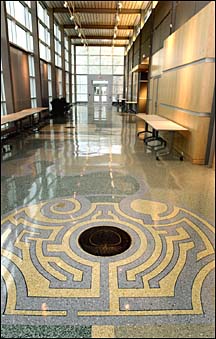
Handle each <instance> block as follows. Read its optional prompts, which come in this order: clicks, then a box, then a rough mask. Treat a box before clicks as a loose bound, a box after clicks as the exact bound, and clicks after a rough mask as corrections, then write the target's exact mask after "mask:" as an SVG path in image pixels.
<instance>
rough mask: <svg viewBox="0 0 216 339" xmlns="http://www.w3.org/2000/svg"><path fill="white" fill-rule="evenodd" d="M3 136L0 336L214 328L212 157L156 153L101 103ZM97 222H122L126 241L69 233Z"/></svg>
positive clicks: (207, 331)
mask: <svg viewBox="0 0 216 339" xmlns="http://www.w3.org/2000/svg"><path fill="white" fill-rule="evenodd" d="M10 141H11V143H12V146H13V148H12V152H11V153H10V152H9V153H6V154H3V155H2V162H1V165H2V168H1V171H2V185H1V196H2V198H1V206H2V207H1V208H2V275H3V279H2V283H1V310H2V335H3V336H2V337H3V338H11V337H20V338H21V337H26V338H31V337H34V338H39V337H46V338H60V337H61V338H66V337H67V338H73V337H76V338H81V337H82V338H90V337H93V338H96V337H97V338H123V337H124V338H132V337H134V338H153V337H156V338H160V337H167V338H181V337H182V338H185V337H196V338H200V337H210V338H213V337H214V316H215V315H214V303H215V297H214V288H215V281H214V226H213V225H214V199H215V197H214V174H215V171H214V169H213V168H207V167H205V166H201V165H192V164H191V163H190V162H189V161H187V160H184V161H179V159H178V158H177V157H175V156H172V157H170V158H169V159H165V158H164V159H163V160H161V161H156V160H155V154H153V153H151V151H150V150H149V149H147V148H146V146H144V143H143V141H142V139H140V138H138V137H137V136H136V118H135V116H132V119H130V121H129V117H128V115H127V114H125V113H121V112H118V111H117V108H116V107H114V106H108V105H103V106H100V105H95V106H87V105H77V106H74V107H72V109H71V111H70V113H69V114H67V115H64V116H62V117H58V116H56V117H55V116H54V117H53V118H52V119H50V120H49V122H48V124H47V125H46V126H44V127H43V128H42V129H41V130H40V131H39V133H34V134H33V133H32V134H28V135H27V136H22V137H21V136H20V137H17V138H13V139H11V140H10ZM99 226H108V227H110V226H111V227H113V228H118V229H120V230H124V231H125V232H126V233H127V234H128V235H129V237H130V240H131V243H130V246H129V247H128V249H126V250H124V251H123V252H122V253H120V254H117V255H111V256H97V255H93V254H90V253H88V252H86V251H85V250H83V249H82V247H81V246H80V241H79V237H80V235H81V234H82V233H83V232H84V231H85V230H87V229H90V228H93V227H99ZM94 230H95V229H94ZM119 239H120V240H119V242H121V241H122V239H121V237H120V238H119ZM117 243H118V241H117V240H116V244H117ZM114 245H115V244H114ZM12 325H13V326H12Z"/></svg>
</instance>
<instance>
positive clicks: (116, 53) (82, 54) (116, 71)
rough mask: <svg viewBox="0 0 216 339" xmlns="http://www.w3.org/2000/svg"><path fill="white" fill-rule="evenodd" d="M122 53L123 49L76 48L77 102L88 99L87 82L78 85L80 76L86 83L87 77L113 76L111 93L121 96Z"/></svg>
mask: <svg viewBox="0 0 216 339" xmlns="http://www.w3.org/2000/svg"><path fill="white" fill-rule="evenodd" d="M124 51H125V50H124V47H106V46H105V47H99V46H98V47H97V46H96V47H94V46H90V47H88V48H86V47H83V46H77V47H76V77H77V85H76V90H77V101H79V100H80V101H83V100H84V98H85V100H86V101H87V99H88V98H87V94H88V88H87V82H86V84H81V83H80V81H81V79H82V78H81V75H83V76H84V75H85V79H86V81H87V79H88V78H87V76H88V75H113V93H115V95H116V94H119V95H121V96H123V75H124ZM114 83H115V84H114ZM81 99H82V100H81Z"/></svg>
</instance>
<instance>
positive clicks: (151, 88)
mask: <svg viewBox="0 0 216 339" xmlns="http://www.w3.org/2000/svg"><path fill="white" fill-rule="evenodd" d="M147 95H148V105H147V109H148V114H153V113H152V96H153V79H150V81H149V83H148V94H147Z"/></svg>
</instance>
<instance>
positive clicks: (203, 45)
mask: <svg viewBox="0 0 216 339" xmlns="http://www.w3.org/2000/svg"><path fill="white" fill-rule="evenodd" d="M214 25H215V5H214V2H213V1H211V2H210V3H209V4H208V5H207V6H205V7H204V8H203V9H202V10H201V11H199V12H198V13H197V14H196V15H194V16H193V17H192V18H191V19H190V20H188V21H187V22H186V23H185V24H184V25H183V26H181V27H180V28H179V29H178V30H177V31H176V32H174V33H173V34H172V35H170V36H169V37H168V38H167V39H166V40H165V41H164V65H163V69H164V70H167V69H170V68H174V67H177V66H179V65H183V64H187V63H190V62H194V61H196V60H200V59H202V58H207V57H209V58H213V57H215V29H214Z"/></svg>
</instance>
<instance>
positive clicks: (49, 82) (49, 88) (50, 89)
mask: <svg viewBox="0 0 216 339" xmlns="http://www.w3.org/2000/svg"><path fill="white" fill-rule="evenodd" d="M47 72H48V96H49V109H50V110H52V105H51V101H52V73H51V65H50V64H48V70H47Z"/></svg>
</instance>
